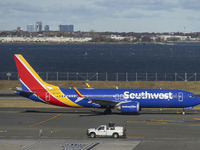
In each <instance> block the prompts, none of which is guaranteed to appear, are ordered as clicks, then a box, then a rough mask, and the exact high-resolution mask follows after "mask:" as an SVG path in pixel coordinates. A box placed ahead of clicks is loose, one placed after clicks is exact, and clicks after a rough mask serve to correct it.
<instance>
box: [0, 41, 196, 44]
mask: <svg viewBox="0 0 200 150" xmlns="http://www.w3.org/2000/svg"><path fill="white" fill-rule="evenodd" d="M178 43H200V41H176V42H159V43H150V42H142V43H138V42H137V43H131V42H0V45H13V44H15V45H98V44H99V45H106V44H112V45H118V44H125V45H176V44H178Z"/></svg>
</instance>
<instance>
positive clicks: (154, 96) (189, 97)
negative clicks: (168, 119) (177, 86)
mask: <svg viewBox="0 0 200 150" xmlns="http://www.w3.org/2000/svg"><path fill="white" fill-rule="evenodd" d="M60 90H61V91H62V93H64V94H65V96H66V97H68V99H70V100H71V101H73V102H74V103H77V104H78V105H81V106H83V107H106V106H99V105H98V104H95V103H91V102H90V101H89V100H88V99H97V100H104V101H114V102H119V103H124V102H139V106H140V108H186V107H192V106H195V105H198V104H200V98H199V97H197V96H195V95H194V94H193V93H191V92H187V91H182V90H171V89H78V90H79V92H80V93H81V94H82V95H83V97H84V98H85V99H83V100H78V96H77V94H76V92H75V91H74V90H73V89H63V88H60Z"/></svg>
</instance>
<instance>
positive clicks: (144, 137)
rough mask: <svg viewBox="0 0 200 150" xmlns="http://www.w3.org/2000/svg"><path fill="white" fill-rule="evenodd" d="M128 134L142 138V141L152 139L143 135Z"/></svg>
mask: <svg viewBox="0 0 200 150" xmlns="http://www.w3.org/2000/svg"><path fill="white" fill-rule="evenodd" d="M127 134H129V135H133V136H135V137H137V138H142V139H147V138H150V137H147V136H142V135H138V134H134V133H127Z"/></svg>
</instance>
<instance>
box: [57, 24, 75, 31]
mask: <svg viewBox="0 0 200 150" xmlns="http://www.w3.org/2000/svg"><path fill="white" fill-rule="evenodd" d="M59 31H63V32H74V25H59Z"/></svg>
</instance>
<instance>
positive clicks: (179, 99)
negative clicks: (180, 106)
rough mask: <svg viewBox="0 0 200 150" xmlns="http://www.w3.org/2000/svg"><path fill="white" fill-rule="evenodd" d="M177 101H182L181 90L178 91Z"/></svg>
mask: <svg viewBox="0 0 200 150" xmlns="http://www.w3.org/2000/svg"><path fill="white" fill-rule="evenodd" d="M178 101H179V102H182V101H183V92H179V93H178Z"/></svg>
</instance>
